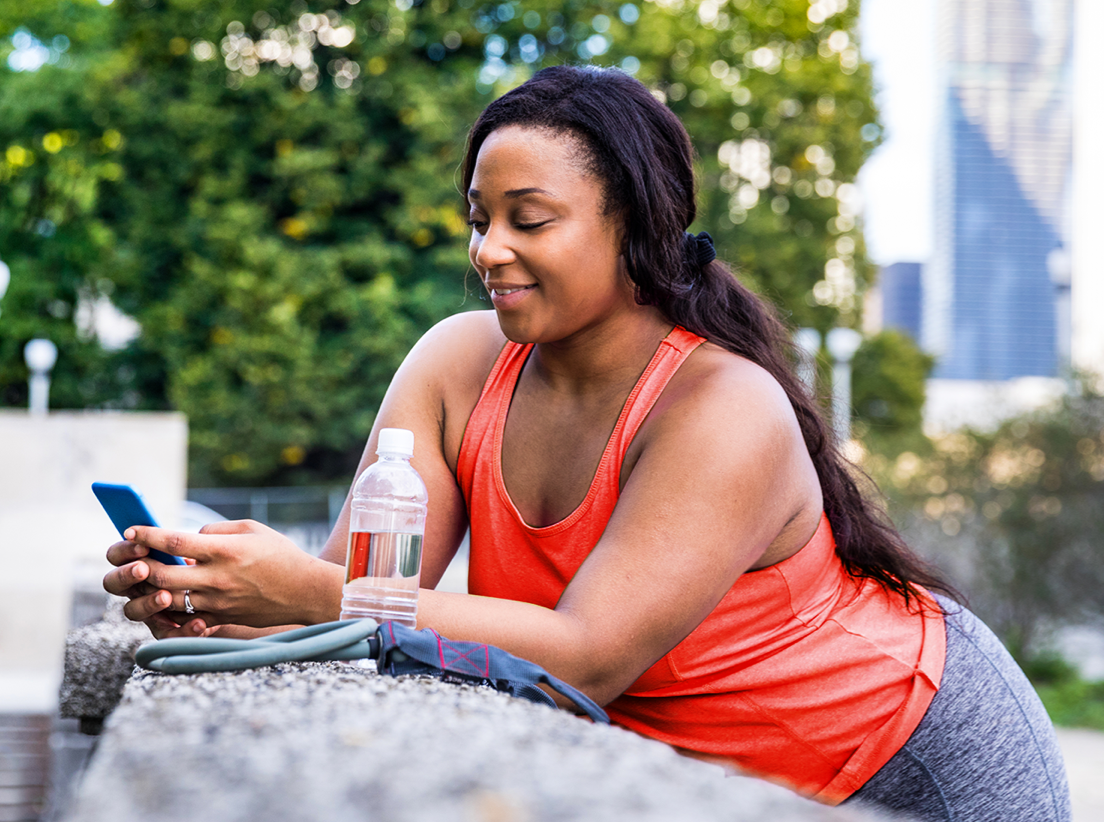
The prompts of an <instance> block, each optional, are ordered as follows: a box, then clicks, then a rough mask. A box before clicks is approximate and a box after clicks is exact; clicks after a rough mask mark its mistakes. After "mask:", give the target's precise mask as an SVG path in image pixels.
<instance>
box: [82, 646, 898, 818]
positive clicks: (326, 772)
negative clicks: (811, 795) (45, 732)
mask: <svg viewBox="0 0 1104 822" xmlns="http://www.w3.org/2000/svg"><path fill="white" fill-rule="evenodd" d="M875 818H876V817H874V816H872V815H870V814H868V813H862V812H859V811H857V810H851V809H841V808H827V807H824V806H821V805H818V804H815V803H813V802H809V801H807V800H805V799H802V798H800V797H798V796H796V795H794V794H792V793H790V792H789V791H787V790H785V789H783V788H779V787H777V786H774V785H771V784H768V783H766V782H762V781H759V780H755V779H749V778H743V777H735V778H731V777H730V778H726V777H725V776H724V775H723V772H722V771H721V769H720V768H717V767H715V766H712V765H706V764H703V763H701V762H696V761H693V760H689V759H686V758H684V757H681V756H679V755H677V754H676V753H675V752H674V751H673V750H672V749H670V748H669V747H667V746H666V745H664V744H662V743H659V742H655V741H653V740H648V739H644V738H643V737H640V736H637V735H636V734H633V733H630V732H628V731H625V730H621V729H618V728H611V727H608V726H602V725H594V724H591V723H589V722H587V721H585V720H583V719H579V718H577V717H574V716H572V715H570V714H568V713H566V712H563V711H558V710H554V709H552V708H547V707H543V706H540V705H535V704H532V703H529V702H525V701H522V700H518V699H513V698H511V697H509V696H506V695H505V694H500V693H497V692H495V691H493V690H490V689H487V688H477V687H470V686H456V685H450V684H444V683H440V682H438V681H436V680H432V679H422V678H414V677H400V678H398V679H393V678H390V677H381V676H378V675H377V674H376V673H375V672H374V671H373V670H372V669H371V668H358V667H354V666H352V665H346V664H342V663H335V662H324V663H318V662H304V663H289V664H282V665H277V666H274V667H268V668H259V669H255V670H251V671H244V672H240V673H231V674H197V675H188V676H169V675H164V674H155V673H150V672H145V671H143V672H140V673H137V674H135V676H134V677H133V678H132V679H131V680H130V682H129V683H128V684H127V686H126V691H125V694H124V698H123V701H122V703H121V704H120V705H119V707H118V708H117V709H116V710H115V712H114V713H113V714H112V715H111V716H110V717H109V719H108V721H107V724H106V727H105V731H104V734H103V736H102V737H101V739H100V745H99V748H98V750H97V752H96V754H95V756H94V757H93V760H92V762H91V764H90V766H89V768H88V770H87V772H86V775H85V778H84V781H83V784H82V786H81V788H80V792H79V794H78V797H77V802H76V804H75V806H74V807H73V809H72V810H71V812H70V813H69V814H68V815H67V819H68V820H69V822H100V820H103V822H126V820H143V822H149V820H180V822H199V820H202V822H230V821H231V820H234V822H237V820H243V821H244V820H262V819H263V820H265V822H279V821H280V820H289V822H290V820H296V822H302V821H303V820H326V822H330V821H331V820H346V819H364V820H388V821H390V820H395V822H399V821H400V820H401V822H422V821H423V820H424V822H430V820H433V822H437V821H438V820H454V819H455V820H475V821H476V822H480V821H482V822H554V821H555V820H634V822H651V820H655V822H660V821H661V820H662V822H679V821H680V820H769V822H798V820H809V821H810V822H812V821H814V820H824V821H825V822H831V821H832V820H835V822H846V820H855V822H858V821H859V820H872V819H875Z"/></svg>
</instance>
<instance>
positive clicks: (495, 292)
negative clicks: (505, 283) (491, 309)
mask: <svg viewBox="0 0 1104 822" xmlns="http://www.w3.org/2000/svg"><path fill="white" fill-rule="evenodd" d="M536 287H537V286H536V284H534V285H522V286H518V287H517V288H492V289H491V296H492V297H505V296H506V295H507V294H516V293H517V292H518V291H528V290H529V289H530V288H536Z"/></svg>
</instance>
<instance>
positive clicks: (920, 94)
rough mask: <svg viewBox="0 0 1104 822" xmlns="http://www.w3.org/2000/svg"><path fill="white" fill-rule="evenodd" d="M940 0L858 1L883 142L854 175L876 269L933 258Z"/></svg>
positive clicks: (863, 39) (864, 48) (863, 48)
mask: <svg viewBox="0 0 1104 822" xmlns="http://www.w3.org/2000/svg"><path fill="white" fill-rule="evenodd" d="M936 3H937V0H863V3H862V14H861V17H860V26H861V34H862V50H863V54H864V55H865V57H866V58H867V59H868V60H870V61H871V62H873V63H874V81H875V87H876V89H877V100H878V105H879V107H880V108H881V112H882V121H883V123H884V124H885V138H886V139H885V142H883V143H882V145H881V146H880V147H879V148H878V149H877V151H876V152H875V153H874V155H873V156H872V157H871V158H870V159H869V160H868V161H867V163H866V165H865V166H864V167H863V170H862V173H861V174H860V176H859V185H860V188H861V190H862V193H863V200H864V212H863V213H864V226H865V235H866V242H867V246H868V248H869V252H870V256H871V258H872V259H873V260H874V262H876V263H878V264H879V265H889V264H890V263H895V262H899V261H903V260H907V261H916V262H923V261H924V260H927V258H928V256H929V255H930V252H931V244H932V239H931V232H932V228H931V226H932V178H933V175H932V160H933V157H934V149H933V143H932V141H933V139H934V136H935V122H936V115H937V113H938V112H937V108H936V78H935V46H936V44H935V7H936Z"/></svg>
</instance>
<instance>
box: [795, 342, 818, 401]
mask: <svg viewBox="0 0 1104 822" xmlns="http://www.w3.org/2000/svg"><path fill="white" fill-rule="evenodd" d="M794 345H796V346H797V376H798V378H799V379H800V380H801V381H802V382H803V383H805V387H806V388H808V389H809V393H810V394H816V355H817V352H818V351H820V332H819V331H817V330H816V329H815V328H799V329H797V331H795V332H794Z"/></svg>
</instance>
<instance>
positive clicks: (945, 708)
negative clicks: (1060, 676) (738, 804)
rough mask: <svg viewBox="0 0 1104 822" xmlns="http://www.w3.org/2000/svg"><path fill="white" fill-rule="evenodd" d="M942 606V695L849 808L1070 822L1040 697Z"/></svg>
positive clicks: (962, 615)
mask: <svg viewBox="0 0 1104 822" xmlns="http://www.w3.org/2000/svg"><path fill="white" fill-rule="evenodd" d="M939 601H940V604H941V605H942V606H943V610H944V611H945V612H946V613H947V619H946V625H947V662H946V665H945V667H944V670H943V681H942V682H941V683H940V686H939V691H938V692H937V693H936V695H935V698H934V699H933V700H932V703H931V706H930V707H929V708H928V710H927V713H925V714H924V718H923V719H922V720H921V721H920V724H919V725H918V726H917V728H916V730H915V731H914V732H913V734H912V736H911V737H909V740H908V742H906V743H905V745H904V747H902V748H901V750H899V751H898V752H897V753H896V754H894V756H893V758H892V759H890V760H889V762H887V763H886V764H885V765H884V766H883V767H882V768H881V770H879V771H878V772H877V773H876V774H874V776H873V777H871V779H870V781H868V782H867V783H866V784H865V785H863V786H862V788H860V789H859V790H858V791H857V792H856V793H854V794H853V795H852V796H851V797H850V798H849V799H848V800H847V803H848V804H851V803H853V804H869V805H874V806H878V807H879V808H881V809H883V810H885V809H888V810H891V811H894V812H898V813H901V814H905V815H908V816H909V817H910V818H913V819H917V820H933V822H934V821H935V820H938V822H951V821H952V820H953V821H954V822H982V821H983V820H985V821H986V822H987V821H988V820H993V822H998V820H999V822H1009V821H1010V820H1014V822H1043V821H1044V820H1045V821H1046V822H1069V819H1070V797H1069V787H1068V785H1067V784H1066V771H1065V766H1064V764H1063V762H1062V753H1061V751H1060V750H1059V749H1058V741H1057V739H1056V737H1055V735H1054V728H1053V726H1052V725H1051V723H1050V719H1049V718H1048V717H1047V714H1046V710H1045V709H1044V708H1043V705H1042V703H1041V702H1040V701H1039V697H1038V696H1036V694H1035V691H1034V689H1032V687H1031V685H1030V683H1028V681H1027V677H1025V676H1024V675H1023V672H1022V671H1021V670H1020V669H1019V667H1018V666H1017V665H1016V663H1015V662H1014V661H1013V660H1012V657H1011V656H1010V655H1009V654H1008V652H1007V651H1006V650H1005V649H1004V646H1003V645H1001V643H1000V640H998V639H997V638H996V637H995V636H994V635H993V632H992V631H990V630H989V628H988V627H986V626H985V624H984V623H982V622H981V620H979V619H978V618H977V617H975V616H974V615H973V614H972V613H970V612H969V611H968V610H966V609H964V608H962V607H961V606H960V605H957V604H955V603H953V602H951V601H949V600H946V599H943V598H940V600H939Z"/></svg>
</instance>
